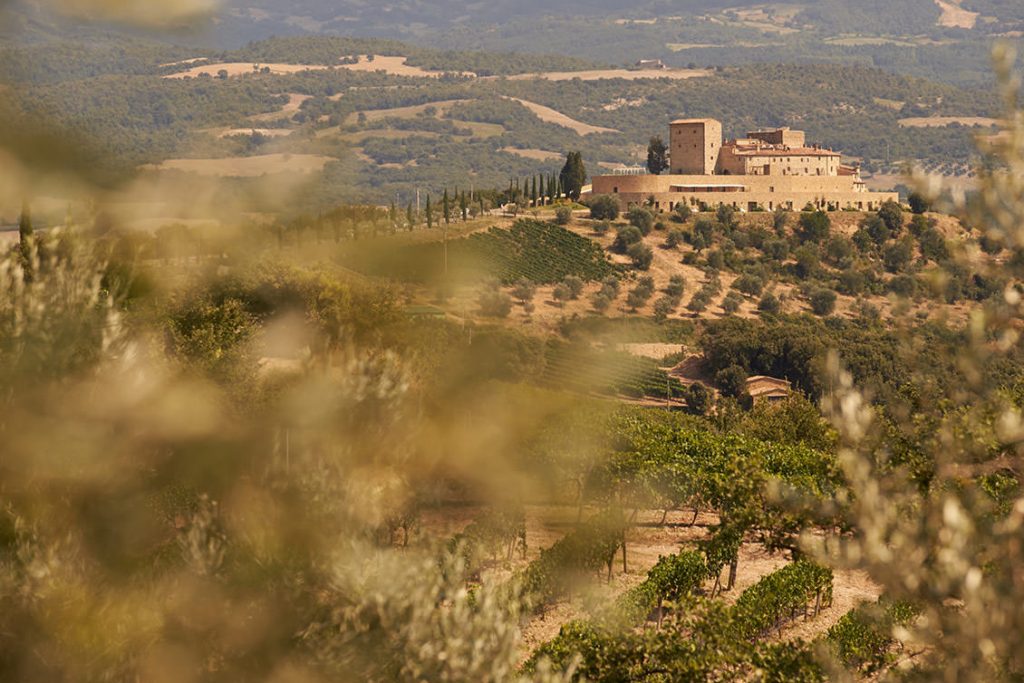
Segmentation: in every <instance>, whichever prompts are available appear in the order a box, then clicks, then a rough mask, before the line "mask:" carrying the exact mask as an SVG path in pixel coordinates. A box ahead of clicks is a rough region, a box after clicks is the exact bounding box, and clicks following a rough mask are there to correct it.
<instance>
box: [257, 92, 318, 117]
mask: <svg viewBox="0 0 1024 683" xmlns="http://www.w3.org/2000/svg"><path fill="white" fill-rule="evenodd" d="M308 99H309V95H299V94H297V93H288V102H286V103H285V105H284V106H283V107H281V108H280V109H278V110H277V111H271V112H267V113H266V114H256V115H255V116H250V117H249V120H251V121H279V120H280V119H289V118H291V117H292V116H294V115H295V113H296V112H297V111H299V108H300V107H302V103H303V102H305V101H306V100H308Z"/></svg>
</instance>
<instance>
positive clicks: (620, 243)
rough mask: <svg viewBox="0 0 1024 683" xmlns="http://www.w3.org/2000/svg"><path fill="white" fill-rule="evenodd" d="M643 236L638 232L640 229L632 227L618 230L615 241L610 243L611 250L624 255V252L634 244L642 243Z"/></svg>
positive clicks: (628, 226)
mask: <svg viewBox="0 0 1024 683" xmlns="http://www.w3.org/2000/svg"><path fill="white" fill-rule="evenodd" d="M643 239H644V235H643V233H642V232H640V228H637V227H636V226H633V225H627V226H625V227H623V228H619V231H618V233H617V234H616V235H615V241H614V242H613V243H612V249H614V250H615V251H617V252H619V253H620V254H625V253H626V250H627V249H629V248H630V247H631V246H633V245H634V244H638V243H640V242H643Z"/></svg>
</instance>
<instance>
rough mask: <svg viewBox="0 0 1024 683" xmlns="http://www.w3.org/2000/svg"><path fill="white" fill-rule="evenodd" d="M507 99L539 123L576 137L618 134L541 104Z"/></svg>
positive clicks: (513, 98) (611, 129) (613, 130)
mask: <svg viewBox="0 0 1024 683" xmlns="http://www.w3.org/2000/svg"><path fill="white" fill-rule="evenodd" d="M508 99H510V100H515V101H516V102H518V103H519V104H521V105H523V106H524V107H526V108H527V109H529V110H530V111H531V112H533V113H534V114H535V115H536V116H537V118H539V119H540V120H541V121H544V122H546V123H553V124H555V125H556V126H562V127H563V128H568V129H569V130H571V131H575V132H576V133H577V134H578V135H594V134H598V133H618V132H619V131H617V130H615V129H614V128H603V127H601V126H592V125H590V124H589V123H583V122H582V121H577V120H576V119H574V118H571V117H569V116H566V115H565V114H563V113H562V112H560V111H556V110H554V109H552V108H551V107H545V106H544V105H543V104H537V103H536V102H530V101H528V100H521V99H518V98H516V97H509V98H508Z"/></svg>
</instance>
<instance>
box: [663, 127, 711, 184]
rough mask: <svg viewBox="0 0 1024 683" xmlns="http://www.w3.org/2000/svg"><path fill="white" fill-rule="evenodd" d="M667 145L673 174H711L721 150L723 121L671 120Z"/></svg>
mask: <svg viewBox="0 0 1024 683" xmlns="http://www.w3.org/2000/svg"><path fill="white" fill-rule="evenodd" d="M669 146H670V154H671V156H672V173H673V174H674V175H714V174H715V170H716V169H717V168H718V156H719V154H721V152H722V124H721V123H720V122H718V121H716V120H714V119H681V120H679V121H673V122H672V127H671V135H670V139H669Z"/></svg>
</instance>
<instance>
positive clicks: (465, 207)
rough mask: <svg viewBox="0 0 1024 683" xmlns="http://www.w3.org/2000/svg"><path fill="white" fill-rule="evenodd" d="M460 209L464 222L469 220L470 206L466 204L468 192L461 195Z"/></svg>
mask: <svg viewBox="0 0 1024 683" xmlns="http://www.w3.org/2000/svg"><path fill="white" fill-rule="evenodd" d="M459 209H460V210H461V211H462V222H463V223H465V222H466V221H468V220H469V204H467V203H466V191H465V190H463V191H462V194H460V195H459Z"/></svg>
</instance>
